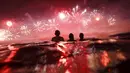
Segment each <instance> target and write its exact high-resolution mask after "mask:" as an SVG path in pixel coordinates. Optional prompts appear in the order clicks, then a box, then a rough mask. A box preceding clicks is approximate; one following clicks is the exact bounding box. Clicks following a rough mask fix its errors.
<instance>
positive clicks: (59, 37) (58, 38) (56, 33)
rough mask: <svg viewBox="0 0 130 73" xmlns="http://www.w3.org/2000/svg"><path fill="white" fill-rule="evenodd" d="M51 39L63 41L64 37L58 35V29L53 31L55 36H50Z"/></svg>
mask: <svg viewBox="0 0 130 73" xmlns="http://www.w3.org/2000/svg"><path fill="white" fill-rule="evenodd" d="M52 41H54V42H60V41H64V38H63V37H61V36H60V31H59V30H56V31H55V37H53V38H52Z"/></svg>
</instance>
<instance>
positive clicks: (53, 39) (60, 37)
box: [51, 30, 85, 42]
mask: <svg viewBox="0 0 130 73" xmlns="http://www.w3.org/2000/svg"><path fill="white" fill-rule="evenodd" d="M79 38H80V39H79V41H85V39H84V34H83V33H80V34H79ZM51 41H54V42H60V41H64V38H63V37H62V36H60V31H59V30H56V31H55V37H53V38H52V39H51ZM68 41H76V40H75V39H74V34H73V33H70V34H69V40H68Z"/></svg>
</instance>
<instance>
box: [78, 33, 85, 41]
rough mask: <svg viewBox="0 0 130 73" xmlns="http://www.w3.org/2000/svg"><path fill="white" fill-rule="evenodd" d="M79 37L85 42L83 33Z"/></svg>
mask: <svg viewBox="0 0 130 73" xmlns="http://www.w3.org/2000/svg"><path fill="white" fill-rule="evenodd" d="M79 37H80V41H83V40H84V34H83V33H80V34H79Z"/></svg>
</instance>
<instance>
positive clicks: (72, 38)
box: [69, 33, 74, 41]
mask: <svg viewBox="0 0 130 73" xmlns="http://www.w3.org/2000/svg"><path fill="white" fill-rule="evenodd" d="M69 41H74V35H73V34H72V33H70V34H69Z"/></svg>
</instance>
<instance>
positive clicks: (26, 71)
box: [0, 42, 126, 73]
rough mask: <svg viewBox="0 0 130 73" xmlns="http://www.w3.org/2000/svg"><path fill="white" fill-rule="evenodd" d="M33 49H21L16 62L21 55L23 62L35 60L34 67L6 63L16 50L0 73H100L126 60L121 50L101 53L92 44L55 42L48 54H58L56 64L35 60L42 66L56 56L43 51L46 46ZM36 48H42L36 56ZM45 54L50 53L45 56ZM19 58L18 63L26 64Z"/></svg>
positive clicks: (0, 68) (102, 50) (45, 50)
mask: <svg viewBox="0 0 130 73" xmlns="http://www.w3.org/2000/svg"><path fill="white" fill-rule="evenodd" d="M100 44H101V43H100ZM36 48H37V47H35V48H34V50H32V49H31V50H27V48H26V49H25V50H22V53H21V54H20V56H18V57H19V60H21V59H20V58H23V59H24V57H22V56H25V57H26V58H27V60H29V59H30V60H32V61H33V59H32V58H34V57H35V59H36V60H35V61H33V62H36V63H35V64H33V65H30V64H25V63H24V64H21V63H22V62H21V63H9V62H10V61H13V59H12V58H13V57H14V56H16V55H17V52H18V51H17V50H14V49H13V51H11V53H10V55H9V56H8V57H7V58H6V59H5V60H4V63H6V64H5V65H3V66H1V67H0V73H98V71H99V70H102V69H104V68H106V67H109V66H114V65H116V64H118V63H119V62H120V61H122V60H126V57H125V55H124V53H123V52H122V51H119V50H113V51H111V50H104V49H102V48H101V49H99V48H97V47H96V45H91V46H90V44H89V42H76V43H58V45H57V44H56V46H55V47H51V51H52V48H54V49H55V50H58V51H61V52H62V53H63V54H62V55H61V56H60V57H59V58H58V59H55V60H58V61H57V62H55V63H49V64H43V63H38V62H39V60H40V62H44V61H45V63H47V62H46V61H49V62H53V61H55V60H54V59H53V57H51V56H54V57H55V58H57V56H59V54H52V55H51V53H50V52H49V51H48V50H47V49H49V48H50V46H42V47H38V50H37V49H36ZM39 48H42V50H41V49H40V55H39ZM104 48H106V47H104ZM95 49H96V50H95ZM37 51H38V53H37ZM30 52H31V53H30ZM34 52H35V53H34ZM45 52H47V53H45ZM19 53H20V52H19ZM48 53H50V54H49V55H45V54H48ZM52 53H53V52H52ZM55 53H56V52H55ZM35 55H38V56H41V55H44V56H41V57H40V59H39V58H37V56H35ZM47 57H49V58H47ZM16 58H17V57H16ZM50 58H51V59H50ZM23 59H22V61H26V60H23ZM46 59H47V60H46ZM16 60H17V59H16ZM37 60H38V61H37ZM50 60H51V61H50ZM4 63H3V64H4Z"/></svg>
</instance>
